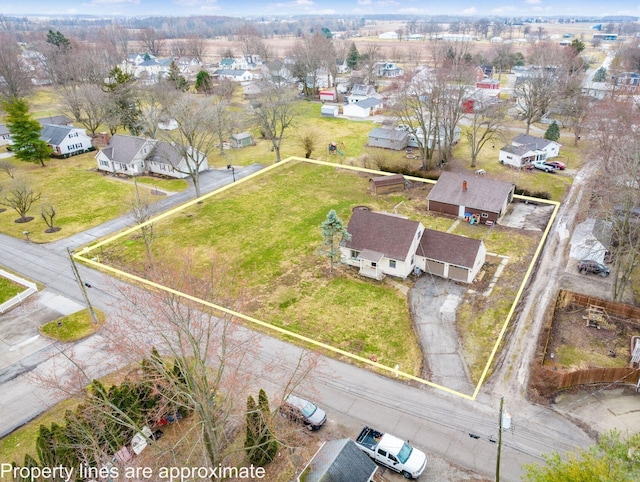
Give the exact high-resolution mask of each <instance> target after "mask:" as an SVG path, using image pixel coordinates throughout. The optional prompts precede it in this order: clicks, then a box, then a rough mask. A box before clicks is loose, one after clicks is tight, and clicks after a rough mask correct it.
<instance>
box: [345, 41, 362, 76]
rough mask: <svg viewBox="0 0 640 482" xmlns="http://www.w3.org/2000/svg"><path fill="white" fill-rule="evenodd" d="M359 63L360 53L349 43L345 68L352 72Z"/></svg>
mask: <svg viewBox="0 0 640 482" xmlns="http://www.w3.org/2000/svg"><path fill="white" fill-rule="evenodd" d="M359 61H360V53H359V52H358V48H357V47H356V44H355V43H354V42H352V43H351V47H349V53H348V54H347V67H349V68H350V69H351V70H354V69H355V68H356V67H358V62H359Z"/></svg>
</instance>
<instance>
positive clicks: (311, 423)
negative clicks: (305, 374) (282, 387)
mask: <svg viewBox="0 0 640 482" xmlns="http://www.w3.org/2000/svg"><path fill="white" fill-rule="evenodd" d="M280 415H282V416H283V417H284V418H287V419H289V420H291V421H294V422H298V423H301V424H303V425H304V426H305V427H307V428H308V429H309V430H317V429H319V428H320V427H322V426H323V425H324V423H325V422H326V421H327V414H326V413H325V411H324V410H322V409H321V408H320V407H318V406H317V405H316V404H315V403H313V402H310V401H308V400H305V399H304V398H300V397H296V396H295V395H289V396H288V397H287V398H286V399H285V401H284V402H283V403H282V405H281V406H280Z"/></svg>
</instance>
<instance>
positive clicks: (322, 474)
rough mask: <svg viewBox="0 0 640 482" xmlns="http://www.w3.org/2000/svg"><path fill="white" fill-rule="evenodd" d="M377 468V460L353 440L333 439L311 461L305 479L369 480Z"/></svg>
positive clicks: (318, 481)
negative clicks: (374, 460)
mask: <svg viewBox="0 0 640 482" xmlns="http://www.w3.org/2000/svg"><path fill="white" fill-rule="evenodd" d="M377 469H378V466H377V465H376V464H375V462H373V461H372V460H371V459H370V458H369V457H368V456H367V455H365V453H364V452H363V451H362V450H360V449H359V448H358V446H357V445H356V444H355V442H354V441H353V440H350V439H348V438H345V439H341V440H331V441H329V442H325V443H324V444H323V445H322V447H320V450H318V451H317V452H316V454H315V455H314V456H313V458H312V459H311V461H310V462H309V465H308V469H307V470H305V472H304V481H305V482H329V481H337V482H340V481H349V482H368V481H369V480H370V479H371V478H372V477H373V474H375V473H376V470H377ZM298 480H301V478H298Z"/></svg>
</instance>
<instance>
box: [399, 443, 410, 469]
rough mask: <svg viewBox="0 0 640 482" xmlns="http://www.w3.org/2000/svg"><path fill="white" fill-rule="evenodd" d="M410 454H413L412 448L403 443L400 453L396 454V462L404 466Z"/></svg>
mask: <svg viewBox="0 0 640 482" xmlns="http://www.w3.org/2000/svg"><path fill="white" fill-rule="evenodd" d="M411 452H413V447H412V446H411V445H408V444H406V443H405V444H404V445H402V448H401V449H400V452H398V460H399V461H400V462H402V463H403V464H406V463H407V460H409V457H411Z"/></svg>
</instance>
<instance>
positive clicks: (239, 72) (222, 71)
mask: <svg viewBox="0 0 640 482" xmlns="http://www.w3.org/2000/svg"><path fill="white" fill-rule="evenodd" d="M245 72H247V71H246V70H240V69H217V70H216V71H214V72H213V73H214V75H231V76H233V77H242V76H243V75H244V74H245Z"/></svg>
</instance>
